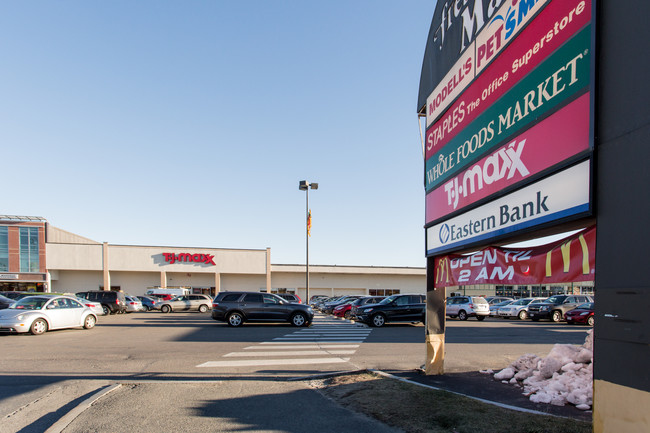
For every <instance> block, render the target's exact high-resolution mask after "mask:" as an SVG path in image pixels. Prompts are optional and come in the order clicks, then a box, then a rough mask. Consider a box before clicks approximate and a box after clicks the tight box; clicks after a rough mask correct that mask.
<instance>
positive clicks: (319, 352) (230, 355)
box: [223, 350, 355, 358]
mask: <svg viewBox="0 0 650 433" xmlns="http://www.w3.org/2000/svg"><path fill="white" fill-rule="evenodd" d="M354 352H355V351H354V350H285V351H273V352H231V353H228V354H226V355H223V357H224V358H233V357H235V356H278V355H280V356H314V355H352V354H354Z"/></svg>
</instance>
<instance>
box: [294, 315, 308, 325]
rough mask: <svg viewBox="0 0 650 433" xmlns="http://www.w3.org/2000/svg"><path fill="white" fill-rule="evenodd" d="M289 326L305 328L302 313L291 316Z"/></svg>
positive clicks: (305, 320) (305, 322)
mask: <svg viewBox="0 0 650 433" xmlns="http://www.w3.org/2000/svg"><path fill="white" fill-rule="evenodd" d="M291 324H292V325H293V326H298V327H300V326H305V325H306V324H307V317H305V315H304V314H302V313H296V314H294V315H293V316H291Z"/></svg>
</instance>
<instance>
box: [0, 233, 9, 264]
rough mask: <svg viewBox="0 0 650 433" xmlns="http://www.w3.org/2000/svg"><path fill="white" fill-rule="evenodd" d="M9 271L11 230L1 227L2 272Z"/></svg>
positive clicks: (0, 254)
mask: <svg viewBox="0 0 650 433" xmlns="http://www.w3.org/2000/svg"><path fill="white" fill-rule="evenodd" d="M8 271H9V228H8V227H0V272H8Z"/></svg>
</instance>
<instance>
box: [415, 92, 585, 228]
mask: <svg viewBox="0 0 650 433" xmlns="http://www.w3.org/2000/svg"><path fill="white" fill-rule="evenodd" d="M589 95H590V94H589V93H586V94H584V95H582V96H580V97H579V98H578V99H576V100H575V101H573V102H571V103H570V104H568V105H567V106H566V107H564V108H562V109H561V110H559V111H557V112H556V113H554V114H553V115H551V116H550V117H548V118H546V119H545V120H543V121H542V122H540V123H538V124H537V125H535V126H533V127H532V128H530V129H528V130H526V132H524V133H522V134H520V135H519V136H518V137H515V138H514V139H513V140H510V141H509V142H508V143H507V144H505V145H504V146H502V147H500V148H499V149H497V150H496V151H495V152H493V153H491V154H490V155H488V156H486V157H484V158H483V159H481V160H480V161H478V162H477V163H475V164H473V165H472V166H470V167H469V168H468V169H467V170H464V171H462V172H461V173H459V174H458V175H457V176H455V177H454V178H452V179H450V180H449V181H447V182H445V183H444V184H442V185H441V186H439V187H438V188H436V189H434V190H433V191H431V192H430V193H429V194H428V195H427V196H426V223H430V222H432V221H436V220H438V219H440V218H442V217H444V216H446V215H449V214H450V213H452V212H456V211H458V210H460V209H463V208H465V207H466V206H469V205H471V204H473V203H476V202H477V201H479V200H481V199H484V198H486V197H488V196H490V195H492V194H494V193H496V192H498V191H500V190H502V189H504V188H507V187H509V186H511V185H514V184H516V183H518V182H521V181H523V180H524V179H527V178H529V177H531V176H534V175H535V174H538V173H541V172H542V171H544V170H546V169H547V168H550V167H552V166H554V165H555V164H558V163H560V162H562V161H564V160H566V159H567V158H570V157H572V156H574V155H577V154H578V153H580V152H582V151H584V150H587V149H588V148H589V98H590V96H589Z"/></svg>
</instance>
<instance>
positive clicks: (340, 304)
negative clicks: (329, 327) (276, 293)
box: [311, 294, 426, 327]
mask: <svg viewBox="0 0 650 433" xmlns="http://www.w3.org/2000/svg"><path fill="white" fill-rule="evenodd" d="M311 303H312V305H313V307H314V308H315V309H318V310H319V311H321V312H322V313H324V314H332V315H334V316H337V317H343V318H346V319H351V320H356V321H359V322H362V323H366V324H368V325H370V326H374V327H381V326H384V325H385V324H386V323H390V322H410V323H419V322H422V323H424V321H425V312H426V296H425V295H419V294H399V295H392V296H387V297H386V296H361V295H350V296H338V297H330V298H327V297H319V298H314V297H312V299H311Z"/></svg>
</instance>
